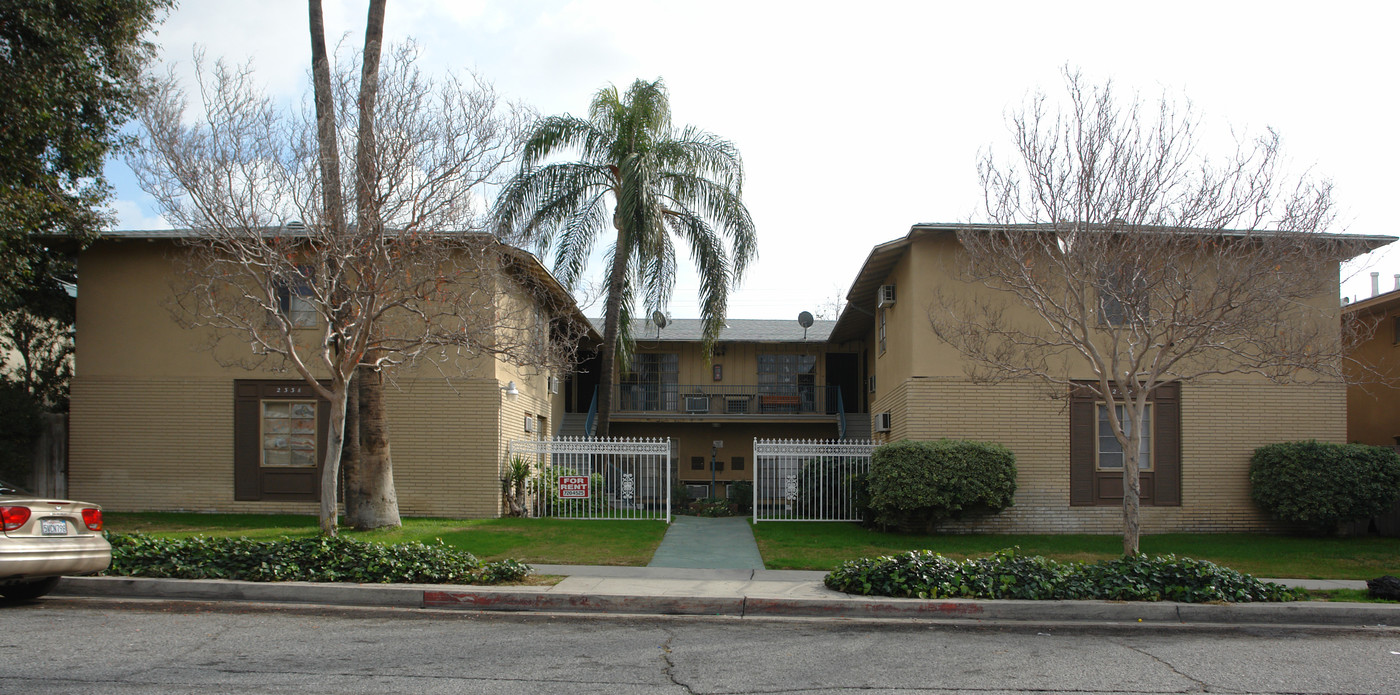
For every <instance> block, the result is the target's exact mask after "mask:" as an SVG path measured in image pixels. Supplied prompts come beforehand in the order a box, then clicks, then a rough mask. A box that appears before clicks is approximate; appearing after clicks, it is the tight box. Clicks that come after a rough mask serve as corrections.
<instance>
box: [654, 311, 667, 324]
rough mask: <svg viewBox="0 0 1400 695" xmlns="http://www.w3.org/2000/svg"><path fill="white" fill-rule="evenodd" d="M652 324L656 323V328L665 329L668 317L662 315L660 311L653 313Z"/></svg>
mask: <svg viewBox="0 0 1400 695" xmlns="http://www.w3.org/2000/svg"><path fill="white" fill-rule="evenodd" d="M651 322H652V323H654V324H656V327H657V328H665V327H666V315H665V314H663V313H661V312H659V311H653V312H651Z"/></svg>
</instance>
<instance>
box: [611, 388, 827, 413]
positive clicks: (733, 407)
mask: <svg viewBox="0 0 1400 695" xmlns="http://www.w3.org/2000/svg"><path fill="white" fill-rule="evenodd" d="M613 389H614V390H613V404H614V405H613V411H614V412H617V413H671V414H676V415H695V416H702V415H838V416H839V415H840V412H841V390H840V388H839V387H835V386H832V387H827V386H817V385H815V384H796V385H792V384H786V385H781V384H780V385H772V386H715V385H706V384H618V385H616V386H614V387H613Z"/></svg>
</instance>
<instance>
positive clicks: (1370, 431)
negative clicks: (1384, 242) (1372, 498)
mask: <svg viewBox="0 0 1400 695" xmlns="http://www.w3.org/2000/svg"><path fill="white" fill-rule="evenodd" d="M1376 275H1377V274H1373V276H1372V277H1373V280H1372V285H1373V287H1372V296H1371V297H1370V298H1369V299H1363V300H1361V301H1358V302H1355V303H1353V304H1349V305H1347V306H1345V307H1343V308H1342V315H1343V318H1344V319H1345V320H1346V321H1349V322H1353V323H1354V324H1356V325H1357V327H1358V328H1361V329H1362V330H1368V331H1370V332H1371V333H1370V338H1369V339H1368V340H1366V341H1364V342H1362V343H1361V345H1360V346H1359V347H1358V348H1357V350H1356V352H1355V353H1353V358H1354V359H1355V360H1356V361H1357V362H1358V363H1360V365H1363V366H1361V367H1360V369H1369V370H1374V374H1373V375H1362V374H1358V375H1357V377H1358V378H1359V380H1360V381H1361V383H1357V384H1354V385H1352V386H1349V387H1347V441H1349V442H1356V443H1360V444H1375V445H1381V446H1400V275H1397V276H1395V285H1396V286H1395V289H1394V290H1391V291H1389V292H1386V293H1384V294H1381V293H1380V292H1379V289H1380V288H1379V278H1378V277H1376ZM1368 376H1370V377H1379V378H1366V377H1368Z"/></svg>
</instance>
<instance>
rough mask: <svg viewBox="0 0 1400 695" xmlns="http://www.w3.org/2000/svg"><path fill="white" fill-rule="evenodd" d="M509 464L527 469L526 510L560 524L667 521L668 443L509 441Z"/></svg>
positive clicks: (567, 439) (592, 439)
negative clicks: (525, 465) (569, 521)
mask: <svg viewBox="0 0 1400 695" xmlns="http://www.w3.org/2000/svg"><path fill="white" fill-rule="evenodd" d="M508 450H509V460H508V461H507V463H509V461H510V460H514V459H515V457H517V456H519V457H521V458H522V459H524V460H525V461H526V463H528V464H529V465H530V468H531V471H532V473H531V476H530V484H529V487H528V490H529V492H528V496H529V499H528V500H527V508H528V509H530V510H531V515H532V516H538V517H555V518H561V519H660V520H664V521H666V522H670V520H671V440H670V439H627V438H622V437H611V438H609V437H554V438H551V439H540V440H529V439H525V440H512V441H511V442H510V445H509V447H508Z"/></svg>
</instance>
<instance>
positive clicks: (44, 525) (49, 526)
mask: <svg viewBox="0 0 1400 695" xmlns="http://www.w3.org/2000/svg"><path fill="white" fill-rule="evenodd" d="M39 532H40V533H42V534H44V535H45V536H66V535H68V522H67V521H64V520H63V519H40V520H39Z"/></svg>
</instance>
